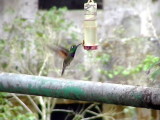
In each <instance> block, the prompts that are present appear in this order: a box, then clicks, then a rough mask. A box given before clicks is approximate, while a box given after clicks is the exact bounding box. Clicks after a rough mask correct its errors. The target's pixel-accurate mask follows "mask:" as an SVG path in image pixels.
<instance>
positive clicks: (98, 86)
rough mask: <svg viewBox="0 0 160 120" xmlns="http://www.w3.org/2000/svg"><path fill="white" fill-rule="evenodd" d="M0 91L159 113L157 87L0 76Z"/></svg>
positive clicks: (18, 75) (159, 104) (159, 100)
mask: <svg viewBox="0 0 160 120" xmlns="http://www.w3.org/2000/svg"><path fill="white" fill-rule="evenodd" d="M0 92H10V93H20V94H29V95H38V96H47V97H56V98H64V99H73V100H81V101H94V102H101V103H107V104H116V105H126V106H135V107H144V108H151V109H159V110H160V94H159V93H160V88H150V87H141V86H131V85H121V84H111V83H100V82H90V81H80V80H66V79H60V78H49V77H42V76H33V75H24V74H12V73H1V74H0Z"/></svg>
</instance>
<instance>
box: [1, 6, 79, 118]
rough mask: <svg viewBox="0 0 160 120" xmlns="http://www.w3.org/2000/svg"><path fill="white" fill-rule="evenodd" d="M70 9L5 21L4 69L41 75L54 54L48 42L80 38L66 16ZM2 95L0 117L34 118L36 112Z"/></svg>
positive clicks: (2, 45)
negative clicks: (31, 19) (26, 109)
mask: <svg viewBox="0 0 160 120" xmlns="http://www.w3.org/2000/svg"><path fill="white" fill-rule="evenodd" d="M66 11H67V9H66V8H59V9H57V8H55V7H53V8H52V9H51V10H49V11H39V12H38V13H37V17H36V19H35V20H34V21H29V20H26V19H23V18H19V17H17V18H15V20H14V21H13V23H12V24H5V26H4V31H5V33H6V34H7V37H5V38H1V39H0V71H3V72H12V73H23V74H33V75H39V73H40V71H41V68H42V66H43V64H44V61H45V60H46V58H47V56H48V54H50V53H51V52H50V51H49V50H48V49H47V48H46V46H47V45H56V44H60V43H61V42H62V41H61V40H62V39H63V45H64V46H67V45H70V44H68V41H67V40H65V39H71V40H76V39H77V33H76V32H73V31H72V30H71V28H72V26H73V24H72V23H71V22H70V21H68V20H66V19H65V18H64V14H65V12H66ZM66 31H67V32H66ZM65 35H66V36H65ZM67 35H68V36H69V37H68V36H67ZM71 42H73V41H71ZM49 60H50V59H48V61H47V62H46V65H45V67H44V68H43V71H41V72H42V74H41V75H43V76H47V75H48V74H49V71H50V70H53V71H54V67H53V66H52V65H51V61H50V62H49ZM0 95H1V97H0V102H1V105H0V120H1V119H2V120H33V119H34V115H33V114H32V115H31V114H29V113H23V112H24V110H23V108H22V107H21V106H14V105H13V104H12V103H11V102H10V101H8V99H7V98H6V94H4V93H0Z"/></svg>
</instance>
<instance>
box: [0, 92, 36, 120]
mask: <svg viewBox="0 0 160 120" xmlns="http://www.w3.org/2000/svg"><path fill="white" fill-rule="evenodd" d="M7 96H8V94H7V93H0V120H35V116H34V115H33V114H31V113H23V108H22V107H21V106H14V105H13V104H12V103H11V102H10V101H9V100H8V99H6V97H7ZM22 113H23V114H22Z"/></svg>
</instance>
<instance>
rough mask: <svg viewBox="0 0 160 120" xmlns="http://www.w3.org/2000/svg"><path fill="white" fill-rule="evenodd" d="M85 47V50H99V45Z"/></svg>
mask: <svg viewBox="0 0 160 120" xmlns="http://www.w3.org/2000/svg"><path fill="white" fill-rule="evenodd" d="M84 49H85V50H97V49H98V46H97V45H96V46H84Z"/></svg>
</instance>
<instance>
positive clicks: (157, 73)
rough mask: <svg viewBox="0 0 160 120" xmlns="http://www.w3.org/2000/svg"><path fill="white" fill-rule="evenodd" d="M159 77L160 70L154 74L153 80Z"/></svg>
mask: <svg viewBox="0 0 160 120" xmlns="http://www.w3.org/2000/svg"><path fill="white" fill-rule="evenodd" d="M158 76H160V68H159V69H157V70H156V71H155V72H153V73H152V75H151V78H153V79H156V78H157V77H158Z"/></svg>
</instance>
